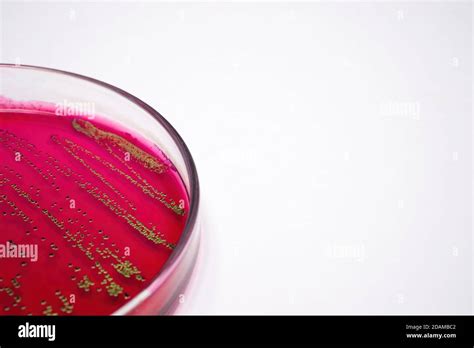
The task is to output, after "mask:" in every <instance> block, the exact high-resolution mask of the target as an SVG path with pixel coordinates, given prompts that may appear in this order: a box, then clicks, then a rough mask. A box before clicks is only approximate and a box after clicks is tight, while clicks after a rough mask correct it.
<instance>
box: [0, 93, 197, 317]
mask: <svg viewBox="0 0 474 348" xmlns="http://www.w3.org/2000/svg"><path fill="white" fill-rule="evenodd" d="M2 103H3V104H2ZM7 104H8V100H6V99H0V109H1V110H0V156H1V164H0V226H1V233H0V314H2V315H107V314H112V313H114V312H115V311H117V310H118V309H119V308H121V307H122V306H124V305H125V304H126V303H127V302H129V301H131V300H132V299H133V298H134V296H136V295H137V294H138V293H140V292H141V291H142V290H143V289H145V288H146V287H147V285H149V284H150V282H151V281H152V280H153V278H155V277H156V276H157V275H158V274H159V272H160V270H161V268H162V267H163V265H164V264H165V262H166V261H167V259H168V258H169V256H170V255H171V253H172V252H173V249H174V247H175V245H176V244H177V243H178V241H179V239H180V236H181V233H182V232H183V229H184V226H185V223H186V218H187V214H188V211H187V209H188V207H189V201H188V195H187V192H186V188H185V186H184V184H183V181H182V179H181V177H180V175H179V174H178V172H177V170H176V168H175V167H174V166H173V164H172V163H171V162H170V160H169V159H168V158H166V156H165V155H164V154H163V153H162V151H160V150H159V149H158V148H157V147H156V146H150V145H148V144H146V143H145V142H144V141H141V140H140V139H141V138H140V137H139V136H138V135H133V134H132V133H131V132H130V131H127V130H126V129H122V128H120V127H118V126H116V125H112V124H110V123H109V122H105V121H101V119H100V118H98V117H94V118H91V117H83V116H77V115H75V116H58V115H56V113H55V112H54V110H52V109H51V108H48V107H43V106H41V105H40V104H37V105H36V106H35V108H36V109H34V110H31V105H30V106H29V108H28V109H24V108H22V107H21V105H20V106H18V105H15V106H12V104H9V105H7ZM35 248H36V255H35Z"/></svg>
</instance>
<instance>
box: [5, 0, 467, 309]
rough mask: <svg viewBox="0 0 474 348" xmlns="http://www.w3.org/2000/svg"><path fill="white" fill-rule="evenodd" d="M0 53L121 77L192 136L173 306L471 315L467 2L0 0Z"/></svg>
mask: <svg viewBox="0 0 474 348" xmlns="http://www.w3.org/2000/svg"><path fill="white" fill-rule="evenodd" d="M0 20H1V22H0V28H1V38H2V41H1V45H0V47H1V60H2V61H3V62H9V63H21V64H31V65H41V66H47V67H53V68H58V69H64V70H68V71H74V72H77V73H80V74H84V75H88V76H92V77H95V78H98V79H100V80H104V81H106V82H109V83H111V84H114V85H116V86H119V87H121V88H123V89H125V90H127V91H128V92H130V93H132V94H134V95H136V96H138V97H139V98H141V99H143V100H144V101H146V102H147V103H149V104H150V105H152V106H153V107H155V108H156V109H157V110H158V111H159V112H160V113H161V114H163V115H164V116H165V117H166V118H167V119H168V120H169V121H170V122H171V123H172V124H173V125H174V126H175V128H176V129H177V130H178V132H179V133H180V134H181V135H182V136H183V138H184V139H185V141H186V142H187V144H188V146H189V148H190V150H191V152H192V154H193V156H194V159H195V161H196V164H197V167H198V171H199V174H200V180H201V185H202V207H203V209H202V214H203V241H202V242H203V243H202V249H201V254H200V262H199V264H198V266H197V269H196V273H195V277H194V278H193V281H192V283H191V285H190V287H189V289H188V291H187V293H186V297H185V303H184V304H182V305H181V306H180V308H179V310H178V312H179V313H182V314H216V313H217V314H341V313H346V314H367V313H371V314H384V313H386V314H392V313H440V314H445V313H459V314H461V313H472V295H473V288H472V278H473V277H472V269H473V267H472V258H471V256H472V221H471V216H472V194H471V192H472V191H471V186H472V185H471V182H472V170H471V163H472V150H471V138H472V127H471V115H472V114H471V111H472V37H473V36H472V4H471V3H470V2H464V3H453V2H437V3H428V2H420V3H409V2H392V3H375V2H369V3H353V2H337V3H327V2H313V3H312V2H302V3H297V4H296V3H286V2H276V3H273V2H245V3H232V2H226V3H214V2H210V3H204V2H193V3H191V2H189V3H186V2H165V3H158V2H147V3H145V2H142V3H132V2H114V1H111V2H85V3H78V2H64V1H59V2H44V3H37V2H34V3H33V2H16V1H11V2H5V1H3V2H2V5H1V13H0Z"/></svg>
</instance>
